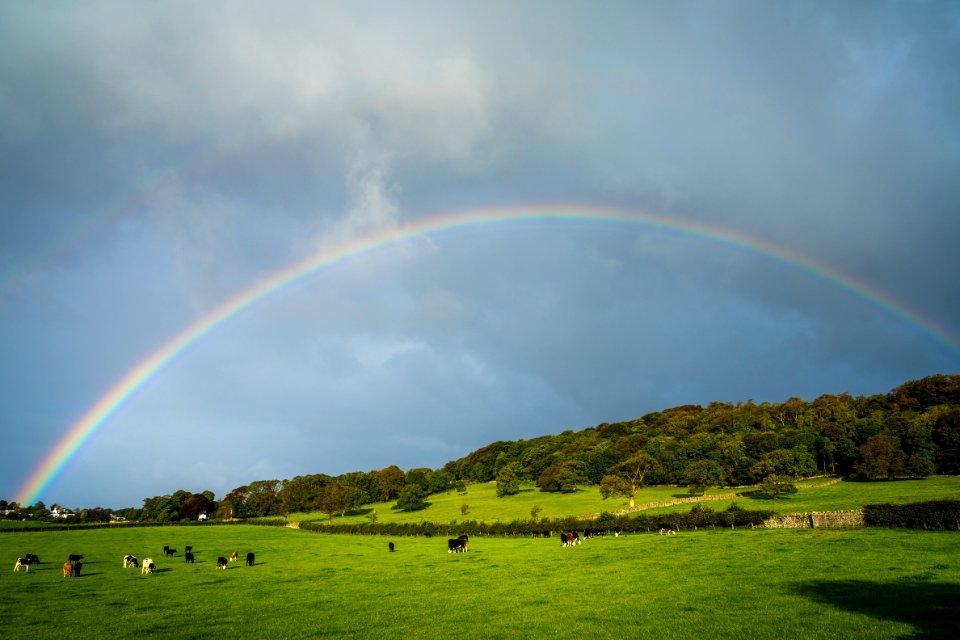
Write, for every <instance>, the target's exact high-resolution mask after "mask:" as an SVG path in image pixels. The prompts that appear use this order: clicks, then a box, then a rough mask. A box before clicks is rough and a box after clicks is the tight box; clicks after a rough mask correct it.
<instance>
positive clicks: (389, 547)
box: [387, 542, 394, 553]
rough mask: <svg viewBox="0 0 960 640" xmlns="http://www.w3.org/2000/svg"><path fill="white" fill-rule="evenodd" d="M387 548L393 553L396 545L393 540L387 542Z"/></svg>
mask: <svg viewBox="0 0 960 640" xmlns="http://www.w3.org/2000/svg"><path fill="white" fill-rule="evenodd" d="M387 548H388V549H390V553H393V549H394V547H393V543H392V542H389V543H387Z"/></svg>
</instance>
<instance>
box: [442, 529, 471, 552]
mask: <svg viewBox="0 0 960 640" xmlns="http://www.w3.org/2000/svg"><path fill="white" fill-rule="evenodd" d="M469 542H470V538H469V537H468V536H467V535H466V534H464V535H462V536H460V537H459V538H450V539H448V540H447V553H466V551H467V544H468V543H469Z"/></svg>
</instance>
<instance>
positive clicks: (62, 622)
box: [0, 525, 960, 639]
mask: <svg viewBox="0 0 960 640" xmlns="http://www.w3.org/2000/svg"><path fill="white" fill-rule="evenodd" d="M393 540H394V542H396V545H397V552H396V553H389V552H387V538H380V537H374V536H335V535H328V534H316V533H310V532H306V531H300V530H295V529H289V528H276V527H254V526H249V525H237V526H230V527H218V526H204V527H190V528H182V527H181V528H178V527H156V528H139V529H137V528H117V529H108V530H81V531H56V532H54V531H50V532H23V533H7V534H3V535H0V558H5V559H9V565H8V568H7V569H6V570H4V571H2V572H0V594H2V598H0V619H3V620H4V624H5V625H6V626H7V628H8V629H11V630H12V629H13V628H16V629H17V630H18V632H25V633H26V634H27V635H28V636H29V637H32V638H54V637H62V636H63V635H65V634H68V635H70V636H71V637H74V638H99V637H102V636H103V635H105V634H109V635H111V636H115V637H120V638H126V637H133V636H141V635H144V634H153V635H157V636H160V637H171V638H222V637H230V638H263V637H284V638H317V637H335V638H391V639H394V638H398V637H406V638H409V637H416V638H427V639H429V638H492V637H501V638H503V637H506V638H544V637H557V638H575V637H584V636H587V637H605V638H646V637H656V638H663V639H670V638H693V637H714V638H743V637H750V638H758V639H763V638H777V639H780V638H783V637H805V638H901V637H914V638H931V639H932V638H941V637H960V618H958V616H956V614H955V612H954V608H955V605H956V603H957V602H958V601H960V534H957V533H956V532H919V531H908V530H880V529H860V530H759V529H758V530H736V531H730V530H719V529H718V530H711V531H700V532H692V533H683V534H681V535H679V536H676V537H671V538H662V537H660V536H658V535H656V534H636V535H629V536H621V537H620V538H613V537H607V538H602V539H591V540H587V541H586V542H585V543H584V544H582V545H581V546H579V547H576V548H572V549H563V548H561V547H560V545H559V544H558V541H557V540H556V539H555V538H554V539H543V538H489V537H483V538H474V539H472V540H471V542H470V549H471V550H470V551H469V552H468V553H464V554H454V555H449V554H447V553H446V541H445V540H440V539H436V538H401V539H393ZM165 544H169V545H170V546H174V547H176V548H178V549H180V550H181V551H180V553H179V554H178V556H177V557H176V558H174V559H164V558H163V554H162V551H161V550H162V548H163V545H165ZM185 544H192V545H193V546H194V549H195V551H196V554H197V563H196V564H193V565H190V564H186V563H184V562H183V557H182V549H183V545H185ZM233 550H237V551H239V552H240V554H241V557H242V556H243V555H244V554H245V553H246V552H247V551H248V550H249V551H254V552H255V553H256V554H257V564H256V565H255V566H253V567H246V566H238V563H231V566H230V568H229V569H228V570H227V571H218V570H216V569H215V568H214V567H215V561H216V557H217V556H219V555H228V554H229V553H230V552H231V551H233ZM28 551H29V552H33V553H36V554H38V555H39V556H40V558H41V560H42V561H43V564H41V565H39V566H38V567H34V568H33V569H32V570H31V571H30V573H29V574H26V573H23V572H20V573H14V572H12V571H11V570H10V569H11V568H12V565H13V562H14V560H15V559H16V557H17V556H18V555H22V554H24V553H26V552H28ZM69 553H82V554H84V556H85V562H84V575H83V576H82V577H80V578H70V579H64V578H63V577H62V575H61V572H60V564H61V562H62V559H63V558H65V557H66V556H67V554H69ZM125 553H134V554H136V555H137V556H138V557H140V558H141V559H142V558H143V557H144V555H145V554H147V553H150V554H152V556H153V558H154V560H155V562H156V563H157V565H158V569H159V571H158V572H157V573H156V574H154V575H148V576H144V575H141V574H140V573H139V571H138V570H134V569H127V570H125V569H123V568H121V558H122V556H123V555H124V554H125Z"/></svg>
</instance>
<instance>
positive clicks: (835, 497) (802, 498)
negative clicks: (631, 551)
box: [288, 477, 960, 524]
mask: <svg viewBox="0 0 960 640" xmlns="http://www.w3.org/2000/svg"><path fill="white" fill-rule="evenodd" d="M826 480H828V479H826V478H820V479H816V480H809V481H802V482H800V483H798V485H797V486H798V487H799V491H798V492H797V493H795V494H793V495H789V496H784V497H781V498H778V499H777V500H770V499H767V498H747V497H741V498H736V499H735V500H712V501H708V502H706V503H705V504H706V506H708V507H709V508H711V509H714V510H717V511H721V510H723V509H726V508H727V507H728V506H729V505H730V503H731V502H736V503H737V504H738V505H740V506H741V507H744V508H746V509H766V510H772V511H775V512H777V513H797V512H806V511H838V510H843V509H857V508H859V507H862V506H863V505H865V504H879V503H884V502H889V503H893V504H902V503H906V502H917V501H920V500H934V499H941V498H951V499H960V478H957V477H931V478H925V479H923V480H898V481H893V482H847V481H844V482H838V483H835V484H831V485H829V486H817V485H820V484H822V483H823V482H825V481H826ZM745 490H746V489H743V488H740V489H730V488H719V489H710V490H709V491H708V492H707V494H706V495H707V496H708V497H709V496H717V495H725V494H730V493H736V492H740V491H745ZM689 497H690V494H689V493H687V490H686V488H684V487H676V486H658V487H646V488H644V489H642V490H640V492H639V493H638V494H637V496H636V504H637V505H638V506H639V505H643V504H649V503H655V502H667V501H670V500H675V499H677V498H689ZM427 500H428V501H429V502H430V506H429V507H427V508H426V509H423V510H420V511H412V512H401V511H396V510H394V509H391V507H392V506H393V505H394V504H395V503H394V502H379V503H376V504H373V505H368V506H367V507H365V508H364V509H362V510H360V511H359V512H358V513H356V514H353V515H347V516H345V517H342V518H341V517H339V516H337V517H334V518H333V520H332V522H335V523H343V524H355V523H362V522H368V521H369V520H368V518H369V515H368V514H369V512H370V511H375V512H376V514H377V520H378V521H379V522H413V523H417V522H423V521H426V522H442V523H447V522H462V521H464V520H478V521H485V522H496V521H503V522H509V521H511V520H523V519H527V518H530V510H531V509H532V508H533V507H534V506H535V505H539V506H540V507H541V508H542V511H541V513H540V517H541V518H558V517H564V516H568V515H582V514H590V513H600V512H604V511H609V512H613V511H616V510H617V509H623V508H626V507H627V506H628V502H627V500H626V499H623V498H615V499H608V500H604V499H603V497H602V496H601V495H600V490H599V488H598V487H595V486H587V487H583V488H581V489H578V490H577V491H576V492H574V493H545V492H542V491H538V490H536V489H535V488H532V487H526V488H525V489H524V490H523V491H521V492H520V493H519V494H517V495H513V496H508V497H505V498H498V497H497V493H496V485H495V484H494V483H484V484H472V485H469V486H468V487H467V493H466V494H464V495H459V494H457V492H455V491H451V492H448V493H445V494H436V495H432V496H430V497H429V498H428V499H427ZM464 504H466V505H468V506H469V510H468V512H467V513H466V515H464V514H462V513H461V506H462V505H464ZM690 507H691V505H690V504H686V503H685V504H679V505H674V506H670V507H658V508H655V509H650V510H646V511H644V513H663V512H676V511H689V510H690ZM288 519H289V520H291V521H300V522H302V521H308V520H323V521H329V518H328V517H327V515H326V514H323V513H319V512H314V513H292V514H290V515H289V516H288Z"/></svg>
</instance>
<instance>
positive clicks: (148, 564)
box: [140, 558, 157, 575]
mask: <svg viewBox="0 0 960 640" xmlns="http://www.w3.org/2000/svg"><path fill="white" fill-rule="evenodd" d="M156 570H157V567H156V565H154V564H153V558H144V559H143V564H142V565H140V575H143V574H145V573H153V572H154V571H156Z"/></svg>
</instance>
